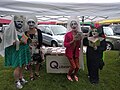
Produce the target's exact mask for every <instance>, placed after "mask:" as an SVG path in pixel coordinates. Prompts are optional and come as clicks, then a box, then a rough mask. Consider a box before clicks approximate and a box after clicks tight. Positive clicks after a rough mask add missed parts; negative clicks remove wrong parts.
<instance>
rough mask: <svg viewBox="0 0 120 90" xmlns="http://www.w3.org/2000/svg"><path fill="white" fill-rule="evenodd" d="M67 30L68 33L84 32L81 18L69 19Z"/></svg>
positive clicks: (73, 17) (72, 17)
mask: <svg viewBox="0 0 120 90" xmlns="http://www.w3.org/2000/svg"><path fill="white" fill-rule="evenodd" d="M67 29H68V31H77V32H82V31H81V27H80V23H79V18H78V17H77V16H71V17H70V18H69V20H68V23H67Z"/></svg>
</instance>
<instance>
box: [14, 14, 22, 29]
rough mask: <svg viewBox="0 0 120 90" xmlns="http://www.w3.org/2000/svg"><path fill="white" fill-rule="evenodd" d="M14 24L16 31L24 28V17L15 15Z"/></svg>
mask: <svg viewBox="0 0 120 90" xmlns="http://www.w3.org/2000/svg"><path fill="white" fill-rule="evenodd" d="M14 23H15V27H16V29H17V30H18V29H22V27H23V23H24V20H23V16H22V15H20V16H19V15H15V16H14Z"/></svg>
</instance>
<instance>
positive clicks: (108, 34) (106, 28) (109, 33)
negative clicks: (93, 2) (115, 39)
mask: <svg viewBox="0 0 120 90" xmlns="http://www.w3.org/2000/svg"><path fill="white" fill-rule="evenodd" d="M103 30H104V33H105V35H107V36H112V35H114V33H113V30H112V28H110V27H103Z"/></svg>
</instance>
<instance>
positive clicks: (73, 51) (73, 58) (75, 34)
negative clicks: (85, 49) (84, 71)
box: [64, 16, 82, 81]
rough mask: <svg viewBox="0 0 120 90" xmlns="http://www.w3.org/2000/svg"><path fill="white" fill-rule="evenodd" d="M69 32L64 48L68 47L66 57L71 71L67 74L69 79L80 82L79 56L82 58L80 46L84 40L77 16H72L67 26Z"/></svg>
mask: <svg viewBox="0 0 120 90" xmlns="http://www.w3.org/2000/svg"><path fill="white" fill-rule="evenodd" d="M67 29H68V32H67V33H66V35H65V38H64V46H65V47H66V50H65V55H66V57H67V58H68V60H69V62H70V69H69V71H68V73H67V79H68V80H70V81H73V79H72V73H73V77H74V79H75V80H76V81H78V77H77V73H78V70H79V67H80V65H79V56H80V49H79V48H80V45H81V40H82V31H81V27H80V23H79V18H78V17H77V16H71V17H70V19H69V21H68V24H67Z"/></svg>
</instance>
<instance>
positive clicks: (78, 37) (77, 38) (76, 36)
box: [75, 32, 82, 40]
mask: <svg viewBox="0 0 120 90" xmlns="http://www.w3.org/2000/svg"><path fill="white" fill-rule="evenodd" d="M81 37H82V32H78V33H77V34H76V35H75V40H80V39H81Z"/></svg>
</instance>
